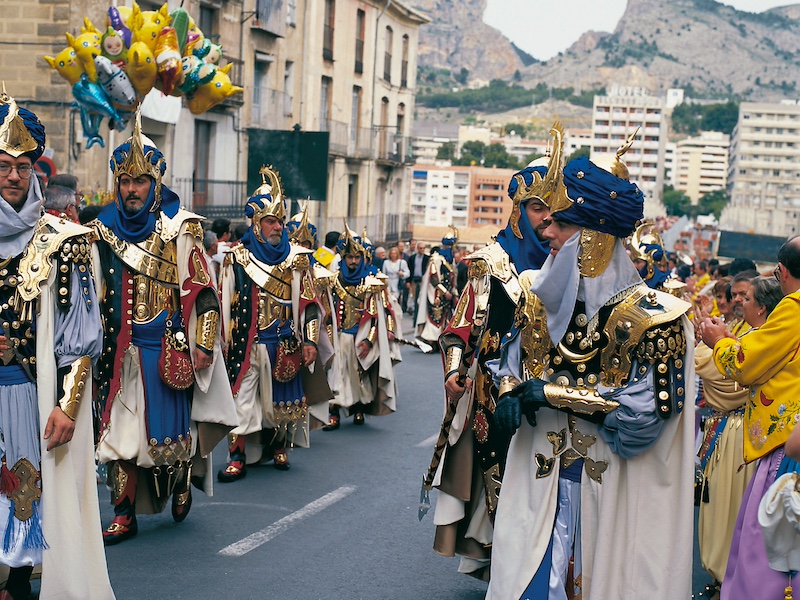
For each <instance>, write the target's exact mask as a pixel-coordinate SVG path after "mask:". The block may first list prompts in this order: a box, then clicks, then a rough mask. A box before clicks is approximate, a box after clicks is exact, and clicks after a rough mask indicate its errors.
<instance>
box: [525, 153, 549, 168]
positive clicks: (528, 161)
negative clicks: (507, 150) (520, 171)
mask: <svg viewBox="0 0 800 600" xmlns="http://www.w3.org/2000/svg"><path fill="white" fill-rule="evenodd" d="M543 156H544V154H539V153H538V152H534V153H532V154H528V156H526V157H525V158H524V159H523V160H522V164H523V165H524V166H528V165H529V164H531V163H532V162H533V161H535V160H536V159H537V158H542V157H543Z"/></svg>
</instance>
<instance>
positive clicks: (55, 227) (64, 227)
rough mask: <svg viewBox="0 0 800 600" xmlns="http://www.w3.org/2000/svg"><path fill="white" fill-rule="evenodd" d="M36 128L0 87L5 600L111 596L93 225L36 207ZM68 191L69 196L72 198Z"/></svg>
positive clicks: (39, 143)
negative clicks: (94, 382)
mask: <svg viewBox="0 0 800 600" xmlns="http://www.w3.org/2000/svg"><path fill="white" fill-rule="evenodd" d="M44 146H45V130H44V125H42V123H41V122H40V121H39V119H38V117H37V116H36V115H35V114H34V113H33V112H31V111H29V110H27V109H25V108H23V107H19V106H18V105H17V103H16V101H15V100H14V99H13V98H12V97H11V96H9V95H7V94H6V91H5V87H3V90H2V93H0V213H1V214H2V217H1V218H0V304H2V319H0V357H2V363H0V434H1V435H0V455H2V468H1V469H0V471H1V472H2V473H1V474H0V540H2V549H0V564H2V565H6V566H8V567H9V568H10V572H9V575H8V580H7V583H6V586H5V589H3V590H2V591H0V599H2V600H9V599H10V600H27V599H28V598H29V597H30V593H31V585H30V576H31V573H32V571H33V567H34V566H36V565H39V564H41V565H42V580H41V591H40V595H39V596H38V597H39V598H42V599H43V600H51V599H55V598H63V599H65V600H66V599H69V600H79V599H80V600H84V599H88V600H113V598H114V593H113V592H112V591H111V585H110V584H109V581H108V572H107V570H106V557H105V552H104V550H103V543H102V537H101V533H100V532H101V529H100V511H99V507H98V502H97V486H96V480H95V468H94V467H95V465H94V452H93V450H94V448H93V432H92V393H91V389H92V386H91V372H92V364H93V363H94V362H96V361H97V359H98V357H99V356H100V353H101V351H102V342H103V330H102V325H101V323H100V312H99V311H98V306H97V296H96V293H95V288H94V283H93V281H92V276H91V266H90V256H91V250H90V245H89V239H88V237H87V235H88V234H90V233H91V230H90V229H87V228H86V227H82V226H80V225H77V224H75V223H72V222H71V221H69V220H66V219H61V218H57V217H55V216H52V215H50V214H44V215H43V214H42V204H43V201H44V197H43V194H42V190H41V188H40V186H39V181H38V180H37V178H36V176H35V175H34V168H33V165H34V163H35V162H36V160H37V159H38V158H39V157H40V156H41V155H42V153H43V152H44ZM73 198H74V194H73Z"/></svg>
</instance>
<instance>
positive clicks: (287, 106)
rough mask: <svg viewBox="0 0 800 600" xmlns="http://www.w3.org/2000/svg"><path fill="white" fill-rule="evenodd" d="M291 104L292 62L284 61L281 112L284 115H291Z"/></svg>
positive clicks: (292, 96)
mask: <svg viewBox="0 0 800 600" xmlns="http://www.w3.org/2000/svg"><path fill="white" fill-rule="evenodd" d="M292 104H294V63H293V62H292V61H290V60H287V61H286V70H285V71H284V72H283V114H284V116H286V117H289V116H291V115H292Z"/></svg>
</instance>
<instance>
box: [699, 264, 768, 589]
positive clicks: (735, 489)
mask: <svg viewBox="0 0 800 600" xmlns="http://www.w3.org/2000/svg"><path fill="white" fill-rule="evenodd" d="M782 298H783V294H782V293H781V291H780V286H779V285H778V282H777V280H776V279H775V278H774V277H768V278H767V277H758V278H756V279H754V280H753V282H752V285H750V287H749V289H748V290H747V294H746V299H745V302H744V305H743V310H744V320H743V321H742V322H741V323H742V325H744V327H741V326H739V327H737V330H739V331H742V330H743V333H742V334H740V335H739V336H737V337H739V338H741V336H742V335H743V334H747V333H748V332H749V331H752V329H751V328H755V329H757V328H759V327H761V326H762V325H763V324H764V323H765V322H766V320H767V317H769V315H770V313H771V312H772V311H773V310H774V308H775V306H777V304H778V302H780V300H781V299H782ZM737 325H739V324H738V323H737ZM728 330H729V331H730V328H729V329H728ZM734 335H735V334H734ZM713 354H714V353H713V350H712V349H711V348H709V347H708V346H706V345H705V344H704V343H702V342H701V343H699V344H698V345H697V348H695V353H694V362H695V367H696V370H697V374H698V375H699V376H700V377H701V378H702V385H703V397H704V399H705V402H706V405H707V406H709V407H711V409H712V412H711V415H710V416H709V417H708V418H706V419H705V422H704V425H703V442H702V445H701V446H700V451H699V453H698V455H699V456H700V468H701V469H702V470H703V480H702V489H701V490H700V493H699V498H698V497H697V496H696V497H695V504H697V501H698V499H699V500H700V519H699V521H698V525H697V540H698V545H699V548H700V560H701V562H702V565H703V568H704V569H705V570H706V571H708V573H709V574H710V575H711V576H712V577H713V578H714V580H713V582H712V584H711V585H710V586H707V587H706V594H707V595H708V596H709V597H711V596H712V595H713V594H714V592H715V591H718V590H719V587H720V582H722V581H723V579H724V577H725V568H726V566H727V564H728V553H729V550H730V547H731V539H732V538H733V529H734V526H735V524H736V517H737V515H738V514H739V507H740V505H741V502H742V496H743V495H744V492H745V489H746V488H747V484H748V483H749V482H750V478H751V477H752V476H753V473H754V472H755V463H750V464H744V465H743V464H742V456H743V453H744V429H743V427H742V422H743V418H744V406H745V404H746V403H747V398H748V396H749V395H750V390H749V389H748V388H746V387H742V386H740V385H739V384H738V383H736V381H734V380H732V379H729V378H728V377H726V376H725V375H723V374H722V373H721V372H720V371H719V370H718V369H717V367H716V365H715V364H714V356H713Z"/></svg>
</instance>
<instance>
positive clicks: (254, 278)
mask: <svg viewBox="0 0 800 600" xmlns="http://www.w3.org/2000/svg"><path fill="white" fill-rule="evenodd" d="M260 173H261V178H262V184H261V186H260V187H259V188H258V189H257V190H256V191H255V192H253V195H252V196H250V198H249V199H248V200H247V204H246V205H245V211H244V212H245V215H246V216H247V217H249V218H250V220H251V227H250V229H249V230H248V231H247V233H246V234H245V235H244V236H243V237H242V243H241V244H240V245H238V246H236V247H234V248H233V249H232V250H231V251H230V252H229V253H228V254H227V255H226V257H225V264H224V265H223V272H222V280H221V283H220V290H221V293H222V306H223V315H222V316H223V321H224V323H225V340H226V343H227V347H228V353H227V358H228V376H229V378H230V382H231V388H232V389H233V393H234V396H235V398H236V409H237V412H238V414H239V426H238V427H237V428H236V429H234V430H233V432H232V433H231V436H230V437H229V440H228V441H229V451H230V462H229V463H228V466H227V467H226V468H225V469H224V470H223V471H220V473H219V474H218V476H217V478H218V479H219V480H220V481H222V482H231V481H236V480H237V479H241V478H242V477H244V476H245V475H246V474H247V466H246V465H247V462H248V459H249V461H250V462H251V463H253V462H257V461H258V460H259V459H260V458H261V455H262V453H263V449H268V450H269V452H270V456H271V457H272V460H273V463H274V465H275V468H276V469H279V470H282V471H286V470H288V469H289V457H288V455H287V453H286V446H287V444H288V443H292V444H298V445H300V446H304V447H308V442H309V439H308V402H307V399H306V394H305V392H304V390H303V381H302V378H301V376H300V371H301V368H302V367H303V366H308V365H311V364H312V363H314V362H315V361H316V359H317V346H318V344H319V342H320V321H319V314H320V312H321V311H320V309H319V305H318V300H317V294H316V292H315V289H314V282H313V280H312V278H311V263H310V257H311V254H312V252H311V250H310V249H308V248H305V247H303V246H301V245H299V244H291V243H290V242H289V234H288V231H287V228H286V226H285V224H284V223H285V221H286V207H285V199H284V194H283V190H282V188H281V183H280V179H279V178H278V174H277V173H276V172H275V171H274V170H273V169H272V168H271V167H261V171H260ZM248 447H249V450H248V449H247V448H248ZM248 454H249V456H248Z"/></svg>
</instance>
